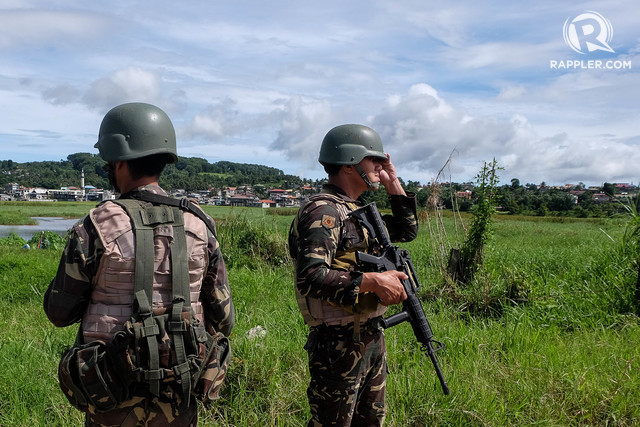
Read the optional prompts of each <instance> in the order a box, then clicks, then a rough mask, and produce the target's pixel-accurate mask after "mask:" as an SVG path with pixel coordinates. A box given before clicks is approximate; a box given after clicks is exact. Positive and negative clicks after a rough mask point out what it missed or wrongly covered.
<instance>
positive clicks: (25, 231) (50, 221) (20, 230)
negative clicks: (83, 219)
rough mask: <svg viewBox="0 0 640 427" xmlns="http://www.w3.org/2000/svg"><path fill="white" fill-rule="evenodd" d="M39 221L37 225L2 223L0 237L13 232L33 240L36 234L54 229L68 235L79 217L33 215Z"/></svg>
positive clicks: (60, 233) (62, 234) (25, 238)
mask: <svg viewBox="0 0 640 427" xmlns="http://www.w3.org/2000/svg"><path fill="white" fill-rule="evenodd" d="M33 219H35V220H36V221H38V224H37V225H0V237H7V236H8V235H9V234H11V233H16V234H17V235H18V236H20V237H22V238H23V239H24V240H27V241H29V240H31V238H32V237H33V235H34V234H36V233H41V232H43V231H53V232H56V233H58V234H59V235H61V236H63V237H66V236H67V231H68V230H69V229H70V228H71V227H73V224H75V223H76V222H78V219H64V218H56V217H33Z"/></svg>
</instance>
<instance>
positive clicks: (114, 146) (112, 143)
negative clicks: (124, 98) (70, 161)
mask: <svg viewBox="0 0 640 427" xmlns="http://www.w3.org/2000/svg"><path fill="white" fill-rule="evenodd" d="M95 148H97V149H98V150H99V151H100V156H101V157H102V158H103V159H104V160H105V161H106V162H117V161H121V160H132V159H137V158H139V157H145V156H150V155H152V154H161V153H166V154H169V155H170V157H171V160H170V161H169V163H176V162H177V161H178V155H177V152H176V132H175V130H174V128H173V124H172V123H171V119H169V116H167V114H166V113H165V112H164V111H162V110H161V109H160V108H158V107H156V106H154V105H151V104H145V103H141V102H133V103H129V104H122V105H118V106H117V107H114V108H112V109H111V110H110V111H109V112H108V113H107V114H106V115H105V116H104V119H102V124H101V125H100V132H99V134H98V142H97V143H96V145H95Z"/></svg>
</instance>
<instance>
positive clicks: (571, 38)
mask: <svg viewBox="0 0 640 427" xmlns="http://www.w3.org/2000/svg"><path fill="white" fill-rule="evenodd" d="M562 35H563V36H564V41H565V43H567V45H569V47H570V48H571V49H573V50H575V51H576V52H578V53H581V54H587V53H591V52H594V51H596V50H604V51H605V52H611V53H615V51H614V50H613V49H611V46H609V43H611V37H612V36H613V28H612V27H611V22H609V20H608V19H607V18H605V17H604V16H602V15H600V14H599V13H598V12H594V11H592V10H587V11H585V12H583V13H581V14H580V15H578V16H576V17H575V18H573V19H571V18H567V20H566V21H565V22H564V27H563V29H562Z"/></svg>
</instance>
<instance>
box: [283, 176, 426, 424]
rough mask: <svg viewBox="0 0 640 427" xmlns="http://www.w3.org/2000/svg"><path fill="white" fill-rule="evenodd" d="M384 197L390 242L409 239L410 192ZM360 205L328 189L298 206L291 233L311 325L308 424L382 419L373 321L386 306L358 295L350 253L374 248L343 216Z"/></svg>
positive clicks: (379, 351)
mask: <svg viewBox="0 0 640 427" xmlns="http://www.w3.org/2000/svg"><path fill="white" fill-rule="evenodd" d="M389 199H390V202H391V207H392V215H384V216H383V219H384V221H385V224H386V226H387V228H388V230H389V234H390V236H391V239H392V240H393V241H396V242H397V241H410V240H413V239H414V238H415V237H416V235H417V230H418V225H417V219H416V200H415V195H413V194H410V195H408V196H401V195H392V196H390V197H389ZM359 205H360V203H358V202H357V201H355V200H353V199H351V198H350V197H348V196H347V195H346V194H344V192H342V190H341V189H339V188H338V187H335V186H332V185H326V186H325V187H324V188H323V191H322V193H321V194H320V195H317V196H312V198H311V199H310V201H309V202H308V203H307V204H306V205H305V206H303V207H302V208H301V209H300V211H299V213H298V216H297V217H296V219H295V220H294V223H293V224H292V228H291V233H290V236H289V238H290V248H291V251H292V256H293V257H294V258H296V294H297V298H298V303H299V305H300V308H301V311H302V313H303V317H304V318H305V321H306V322H307V324H309V325H310V333H309V337H308V340H307V344H306V346H305V349H306V350H307V352H308V355H309V372H310V374H311V382H310V384H309V387H308V389H307V397H308V399H309V404H310V407H311V415H312V418H311V420H310V421H309V425H315V426H318V425H347V426H348V425H351V424H352V423H353V424H354V425H381V424H382V423H383V421H384V416H385V406H384V395H385V383H386V375H387V364H386V349H385V341H384V333H383V330H382V328H381V327H379V326H378V323H379V322H378V321H379V318H380V316H381V315H382V314H383V313H384V311H385V309H386V307H384V306H381V304H379V300H378V299H377V297H375V296H374V295H372V294H359V289H360V284H361V282H362V272H359V271H358V270H357V266H356V262H355V252H356V251H363V252H368V253H371V252H372V250H373V248H371V247H369V246H370V245H369V242H368V236H367V233H366V230H364V229H363V228H362V227H360V226H359V225H357V224H356V223H355V222H353V221H352V220H351V219H349V218H348V217H347V214H348V212H350V211H352V210H354V209H356V208H357V207H358V206H359ZM371 297H375V298H374V299H372V298H371ZM371 301H375V302H374V303H373V305H372V304H371Z"/></svg>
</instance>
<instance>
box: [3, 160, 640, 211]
mask: <svg viewBox="0 0 640 427" xmlns="http://www.w3.org/2000/svg"><path fill="white" fill-rule="evenodd" d="M78 184H79V185H78V186H77V187H75V186H70V187H62V188H57V189H47V188H41V187H24V186H22V185H20V184H19V183H16V182H11V183H8V184H5V185H4V187H3V188H0V200H2V201H40V202H55V201H64V202H68V201H74V202H75V201H94V202H101V201H104V200H110V199H115V198H116V197H117V196H118V195H117V194H116V193H114V192H113V191H111V190H107V189H100V188H96V187H94V186H91V185H87V184H85V176H84V170H83V171H82V172H81V174H80V177H79V182H78ZM412 184H413V186H414V187H415V185H416V184H417V183H415V182H413V183H412ZM444 185H450V186H451V188H453V189H455V195H456V197H457V199H458V200H460V201H461V202H463V203H464V201H469V202H470V201H471V200H472V198H473V190H474V185H473V184H472V183H463V184H449V183H446V184H444ZM321 187H322V185H321V183H316V184H315V185H299V184H296V185H295V187H294V188H287V189H283V188H264V185H260V191H259V193H260V194H261V195H262V196H263V197H262V198H261V197H258V196H257V195H256V193H258V191H255V189H254V186H253V185H239V186H226V187H223V188H217V189H214V188H210V189H206V190H198V191H186V190H183V189H174V190H171V194H172V195H173V196H175V197H184V196H186V197H189V198H193V199H196V200H197V201H198V203H200V204H204V205H216V206H242V207H260V208H289V207H299V206H300V205H301V203H302V201H303V200H305V199H306V198H307V197H308V196H309V195H310V194H314V193H317V192H319V191H320V189H321ZM503 187H506V188H509V185H506V186H503ZM518 187H521V186H520V184H519V182H517V180H512V184H511V189H512V190H514V191H515V190H516V189H517V188H518ZM533 187H535V188H533ZM522 188H524V189H527V190H530V191H533V190H535V191H537V192H551V193H555V194H562V195H563V196H565V198H566V199H568V200H569V201H570V202H571V203H572V204H575V205H579V204H580V202H581V201H582V200H584V198H585V196H588V197H587V198H588V200H589V201H590V202H591V203H596V204H601V203H605V202H611V201H613V200H624V199H632V198H635V197H637V196H638V193H639V192H640V188H639V187H638V186H636V185H634V184H633V183H631V184H628V183H612V184H608V183H605V184H604V185H603V186H602V187H595V186H590V187H585V186H584V185H583V184H582V183H580V184H576V185H574V184H566V185H563V186H546V185H545V184H544V183H542V184H540V185H535V186H534V185H533V184H526V185H525V186H522ZM423 189H428V185H424V186H419V187H418V188H412V190H414V191H416V192H420V191H421V190H423ZM265 196H266V197H265ZM500 208H501V207H499V209H498V210H500Z"/></svg>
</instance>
